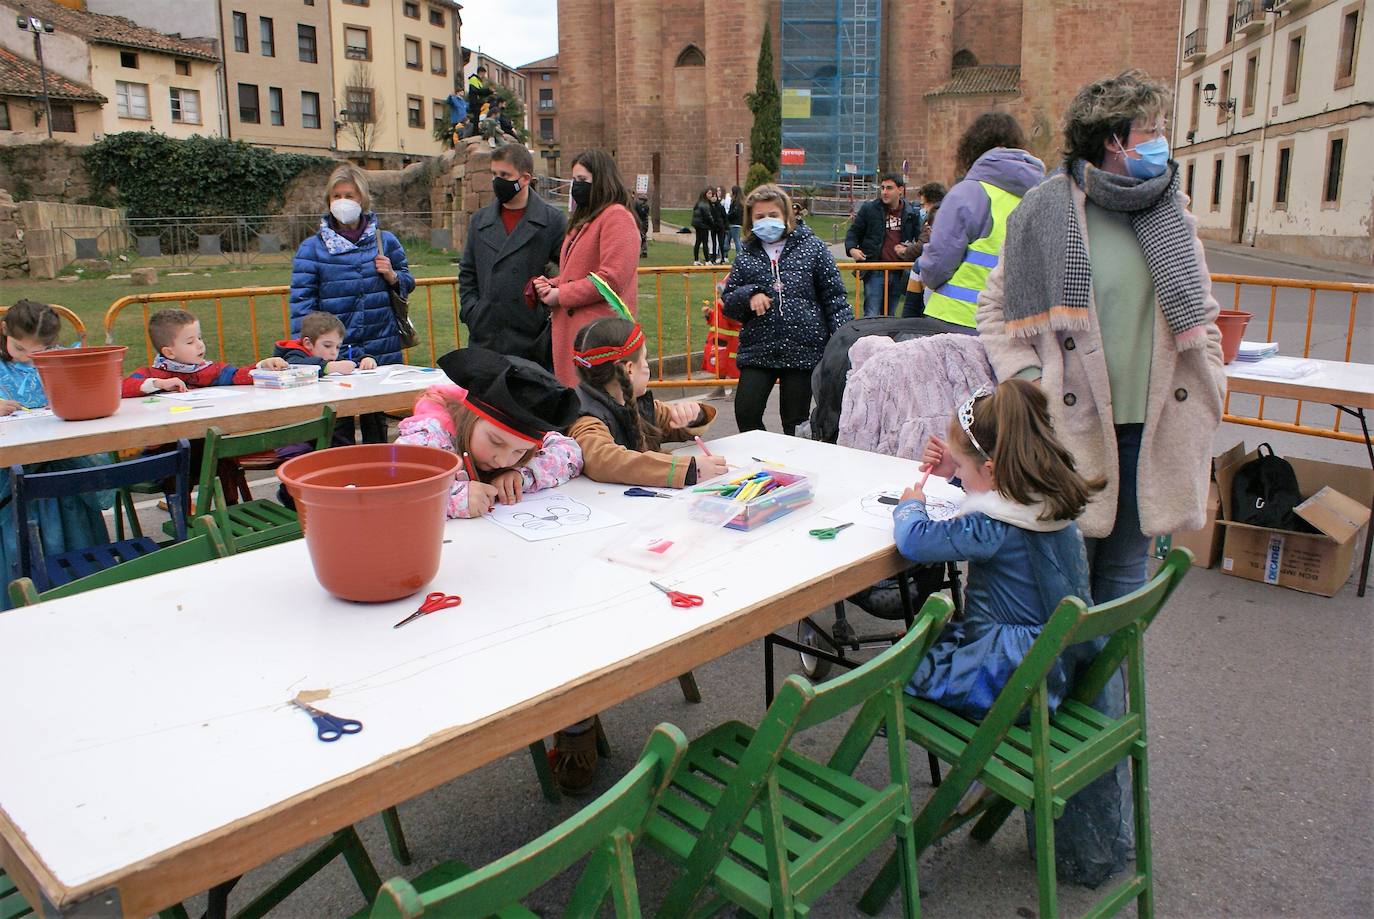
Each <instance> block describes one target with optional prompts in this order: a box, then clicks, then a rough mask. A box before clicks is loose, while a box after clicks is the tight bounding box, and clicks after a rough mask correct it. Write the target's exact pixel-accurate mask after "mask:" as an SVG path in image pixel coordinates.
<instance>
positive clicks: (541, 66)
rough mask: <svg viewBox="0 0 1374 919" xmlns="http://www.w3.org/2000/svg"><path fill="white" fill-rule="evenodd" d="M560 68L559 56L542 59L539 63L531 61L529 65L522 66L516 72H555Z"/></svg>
mask: <svg viewBox="0 0 1374 919" xmlns="http://www.w3.org/2000/svg"><path fill="white" fill-rule="evenodd" d="M557 67H558V55H556V54H554V55H551V56H549V57H541V58H540V59H539V60H537V61H530V62H529V63H528V64H521V65H520V66H519V67H517V68H515V69H516V70H555V69H557Z"/></svg>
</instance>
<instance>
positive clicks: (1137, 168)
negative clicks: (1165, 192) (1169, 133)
mask: <svg viewBox="0 0 1374 919" xmlns="http://www.w3.org/2000/svg"><path fill="white" fill-rule="evenodd" d="M1117 145H1118V146H1119V147H1120V148H1121V149H1122V150H1123V151H1124V150H1125V149H1126V148H1125V145H1123V144H1122V143H1121V141H1120V140H1117ZM1132 149H1134V150H1135V152H1136V153H1138V154H1140V158H1139V159H1136V158H1135V157H1132V156H1127V157H1126V172H1128V173H1129V174H1130V175H1131V176H1132V177H1134V178H1137V179H1153V178H1154V177H1155V176H1161V175H1163V174H1164V171H1165V170H1166V169H1168V168H1169V142H1168V141H1167V140H1165V139H1164V138H1163V137H1159V136H1156V137H1152V138H1150V139H1149V140H1147V141H1145V143H1143V144H1136V145H1135V147H1134V148H1132Z"/></svg>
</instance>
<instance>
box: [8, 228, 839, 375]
mask: <svg viewBox="0 0 1374 919" xmlns="http://www.w3.org/2000/svg"><path fill="white" fill-rule="evenodd" d="M665 219H667V218H666V214H665ZM406 253H407V256H408V259H409V261H410V267H411V270H412V271H413V272H414V274H415V276H416V277H417V278H453V279H455V282H454V283H453V284H440V285H435V286H424V287H420V288H418V289H417V290H416V292H415V293H414V294H413V295H412V296H411V300H410V303H411V318H412V321H414V322H415V325H416V328H417V329H418V330H419V332H420V337H421V339H422V341H421V343H420V345H419V346H418V347H417V348H416V349H415V350H413V351H412V352H411V355H410V359H411V361H412V362H416V363H431V362H432V360H433V358H434V357H435V356H437V355H440V354H444V353H445V352H447V351H449V350H451V349H452V348H453V347H455V346H456V339H457V334H456V333H457V332H458V331H459V329H458V318H457V303H458V296H457V285H456V278H457V275H458V264H457V261H456V259H457V254H456V253H448V252H443V251H441V250H437V249H432V248H430V247H429V246H428V245H426V244H425V243H424V242H422V241H416V240H411V241H408V242H407V243H406ZM133 264H135V265H137V264H141V263H138V262H135V263H133ZM639 264H640V266H641V267H643V268H652V267H658V268H663V267H670V268H671V267H682V266H684V265H690V264H691V248H690V246H687V245H681V244H679V243H677V242H668V241H655V242H653V243H651V244H650V246H649V256H648V257H647V258H644V259H640V262H639ZM172 270H182V271H190V273H189V274H179V275H175V276H173V275H171V271H172ZM728 272H729V266H719V267H712V268H709V269H696V270H686V271H680V272H671V271H670V272H662V273H651V274H641V275H640V278H639V306H638V310H639V319H640V322H641V324H642V325H643V326H644V332H645V334H646V336H647V337H648V339H649V357H650V359H651V360H652V359H654V358H657V357H658V356H659V355H660V354H661V355H663V356H669V355H675V354H682V353H688V352H689V353H692V354H695V355H700V353H701V349H702V345H703V343H704V341H705V337H706V332H707V329H706V320H705V317H704V316H703V314H702V307H703V306H704V305H705V304H707V303H709V302H710V301H711V300H712V299H713V297H714V291H715V285H716V284H717V283H718V282H723V281H724V280H725V277H726V275H727V274H728ZM290 281H291V264H290V257H289V254H288V255H282V256H274V257H272V258H271V260H270V261H269V260H266V259H264V260H263V261H261V262H259V263H258V264H256V265H254V266H253V267H251V268H247V269H240V268H231V267H228V266H200V265H197V266H194V267H193V268H191V269H168V268H167V267H166V266H163V267H160V268H159V273H158V283H157V284H156V285H154V286H152V287H133V286H132V285H130V283H129V281H128V280H127V279H110V278H107V277H98V276H97V277H91V278H83V279H82V280H80V281H74V282H63V281H33V280H10V281H0V303H5V304H10V303H13V302H14V301H16V300H18V299H20V298H22V297H27V298H30V299H33V300H39V301H42V302H46V303H57V304H61V305H62V306H65V307H67V308H68V309H70V310H72V311H73V312H75V313H76V314H77V315H78V316H79V317H81V319H82V321H83V322H84V323H85V324H86V328H87V333H88V337H89V341H90V343H92V344H101V343H103V341H104V337H105V336H104V320H105V314H106V311H107V310H108V309H109V308H110V306H111V305H112V304H113V303H115V302H116V301H117V300H119V299H120V298H122V297H127V296H130V295H141V294H147V293H168V292H182V291H186V292H194V291H205V290H225V289H231V288H263V287H274V286H278V285H280V286H285V285H288V284H289V283H290ZM847 284H848V286H849V287H850V288H851V302H853V296H852V293H853V280H852V276H850V277H848V278H847ZM284 303H285V295H284V294H269V295H257V296H254V297H250V296H249V295H248V294H235V295H233V296H227V297H223V298H221V299H219V300H216V299H213V298H212V299H201V300H196V299H188V300H187V301H186V303H185V308H186V309H189V310H190V311H191V312H193V313H195V314H197V315H198V316H200V317H201V328H202V330H203V331H204V333H205V337H206V342H207V344H208V345H209V354H210V356H211V357H212V358H215V357H218V356H220V355H221V354H222V355H223V357H224V359H225V360H228V361H229V362H231V363H240V364H242V363H248V362H250V361H251V360H256V359H258V358H261V357H267V356H269V355H270V354H271V353H272V344H273V342H274V341H276V340H277V339H279V338H282V337H284V335H285V326H284V321H283V315H284V311H285V310H284ZM180 305H182V304H181V303H180V302H179V301H173V302H165V303H155V304H149V305H147V306H146V309H147V311H148V312H149V313H151V312H154V311H156V310H157V309H161V308H164V307H168V306H180ZM250 307H251V308H250ZM144 309H145V306H144V305H143V304H139V303H133V304H131V305H129V306H127V307H125V308H124V309H123V310H122V311H121V312H120V314H119V319H118V321H117V322H116V323H115V326H114V330H113V338H114V341H115V343H117V344H124V345H129V346H130V354H129V356H128V360H127V361H126V367H127V368H128V369H132V368H133V367H135V366H138V365H140V364H142V363H144V362H145V361H146V360H147V354H146V351H145V336H144V335H143V327H144V322H145V320H144ZM255 326H256V336H255V335H254V327H255ZM221 328H222V330H223V331H222V334H221ZM660 329H661V331H662V335H661V336H660V335H659V332H660ZM255 340H256V349H255V348H254V342H255ZM699 364H700V361H699V359H694V360H693V361H692V365H693V367H697V366H699Z"/></svg>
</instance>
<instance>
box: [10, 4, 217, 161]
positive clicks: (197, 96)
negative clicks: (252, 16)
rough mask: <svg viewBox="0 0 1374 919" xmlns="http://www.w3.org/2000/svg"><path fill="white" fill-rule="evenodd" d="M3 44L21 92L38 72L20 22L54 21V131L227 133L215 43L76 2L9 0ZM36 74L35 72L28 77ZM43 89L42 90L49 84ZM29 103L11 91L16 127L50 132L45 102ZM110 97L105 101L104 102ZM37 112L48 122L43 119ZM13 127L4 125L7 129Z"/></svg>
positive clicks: (50, 43)
mask: <svg viewBox="0 0 1374 919" xmlns="http://www.w3.org/2000/svg"><path fill="white" fill-rule="evenodd" d="M0 17H3V21H5V22H7V23H9V25H8V26H7V27H6V28H0V48H4V49H7V50H8V51H9V52H10V53H11V54H12V55H13V57H14V58H17V59H19V60H15V61H13V62H11V66H10V68H9V69H10V71H11V73H12V80H13V88H14V90H16V91H19V90H20V89H21V88H22V87H23V86H24V85H25V84H26V82H31V77H32V76H34V75H38V76H39V77H40V82H41V74H38V68H37V61H36V58H37V55H36V52H35V49H34V42H33V33H32V31H31V30H29V31H26V30H20V29H18V28H16V27H14V23H15V22H16V21H17V20H18V19H19V18H21V17H22V18H26V19H27V18H29V17H33V18H36V19H38V20H40V21H41V22H43V23H47V24H50V25H51V26H52V27H53V30H52V31H51V32H46V31H45V32H44V34H43V38H42V42H43V63H44V67H45V69H46V70H47V71H48V73H49V74H53V75H56V76H57V77H59V78H61V80H60V81H58V83H59V85H61V87H62V88H61V90H60V91H59V92H56V93H54V92H53V91H52V85H50V87H49V101H50V103H51V108H52V128H53V137H54V138H56V139H64V140H69V141H72V142H75V143H90V142H91V141H94V140H98V139H99V138H100V137H101V136H103V135H105V134H117V133H120V132H122V131H143V130H156V131H160V132H162V133H164V134H167V135H170V136H172V137H190V136H191V135H193V134H204V135H219V134H220V133H221V113H222V107H221V104H220V95H219V76H218V73H219V66H220V61H219V55H218V53H217V52H216V51H215V50H214V46H213V45H212V44H210V43H208V42H195V41H189V40H186V39H183V38H181V37H180V36H176V35H168V34H166V33H163V32H160V31H157V30H155V29H151V28H146V27H143V26H141V25H138V24H136V23H134V22H130V21H128V20H125V19H121V18H118V17H114V16H106V15H100V14H97V13H92V12H90V11H89V10H84V9H78V8H73V5H72V4H63V3H57V2H54V0H22V2H18V0H4V2H0ZM25 74H27V76H25ZM39 95H40V96H41V90H40V93H39ZM30 98H31V99H32V100H33V101H32V102H30V103H27V104H26V103H23V102H22V101H21V100H22V97H18V96H10V97H9V98H8V99H7V100H6V106H7V107H10V106H9V102H10V100H13V102H14V106H13V108H14V109H16V110H18V111H11V112H9V118H8V119H4V118H3V115H0V125H3V123H4V121H5V120H8V122H9V125H10V127H9V130H11V131H20V130H22V132H23V133H24V134H26V135H28V134H36V133H40V132H41V134H42V136H44V137H46V134H47V129H46V126H44V125H41V124H39V123H33V122H35V121H37V122H41V120H42V119H43V118H45V117H46V112H45V111H43V108H44V107H43V106H42V103H41V100H40V99H39V98H38V97H30ZM100 100H104V101H103V102H102V101H100ZM35 115H38V118H37V119H35V117H34V116H35ZM4 130H6V129H5V128H4V127H2V126H0V132H3V131H4Z"/></svg>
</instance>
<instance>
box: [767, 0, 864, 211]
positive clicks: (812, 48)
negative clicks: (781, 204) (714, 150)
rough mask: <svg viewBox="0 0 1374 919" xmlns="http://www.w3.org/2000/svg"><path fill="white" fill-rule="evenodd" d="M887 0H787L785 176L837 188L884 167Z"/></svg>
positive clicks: (787, 179)
mask: <svg viewBox="0 0 1374 919" xmlns="http://www.w3.org/2000/svg"><path fill="white" fill-rule="evenodd" d="M881 46H882V0H782V95H783V118H782V146H783V148H784V151H796V150H800V151H802V156H803V157H804V162H802V163H800V164H797V163H795V162H789V160H795V158H796V155H795V154H790V155H785V156H784V163H783V166H782V180H783V181H784V182H787V183H791V184H797V185H829V184H831V183H835V182H843V181H847V177H848V176H851V175H852V176H855V177H856V178H857V179H863V178H864V177H870V178H871V177H872V176H874V175H875V174H876V172H877V170H878V85H879V50H880V48H881Z"/></svg>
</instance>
